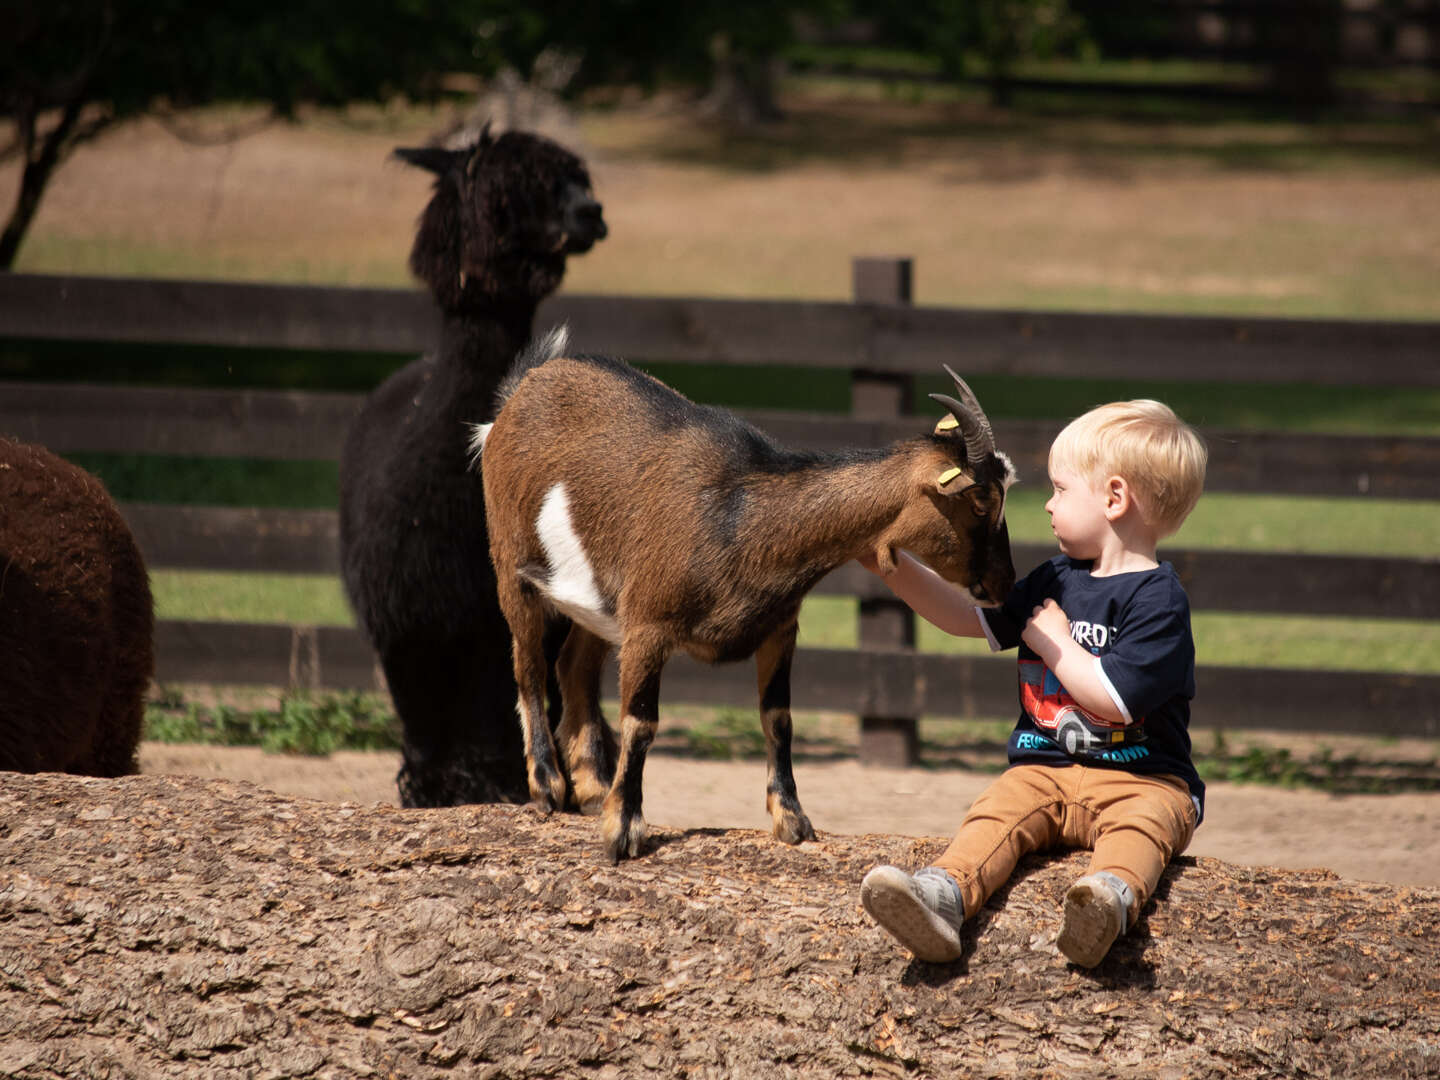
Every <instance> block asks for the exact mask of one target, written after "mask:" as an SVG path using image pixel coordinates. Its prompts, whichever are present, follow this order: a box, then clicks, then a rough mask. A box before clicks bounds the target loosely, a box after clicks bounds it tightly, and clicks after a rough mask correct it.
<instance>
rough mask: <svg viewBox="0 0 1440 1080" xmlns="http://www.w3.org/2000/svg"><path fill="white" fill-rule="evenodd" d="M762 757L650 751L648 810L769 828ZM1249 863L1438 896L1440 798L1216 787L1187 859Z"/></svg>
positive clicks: (866, 822) (956, 811)
mask: <svg viewBox="0 0 1440 1080" xmlns="http://www.w3.org/2000/svg"><path fill="white" fill-rule="evenodd" d="M398 766H399V756H398V755H397V754H393V753H359V752H342V753H337V754H335V755H333V756H331V757H329V758H306V757H291V756H284V755H278V754H267V753H265V752H263V751H261V750H259V749H253V748H248V747H241V748H220V747H209V746H176V745H164V744H160V743H145V744H144V745H143V747H142V750H141V770H142V772H145V773H150V774H165V773H179V774H191V775H198V776H207V777H213V778H221V779H227V780H247V781H250V782H252V783H255V784H257V785H259V786H261V787H264V788H268V789H270V790H272V791H275V792H279V793H281V794H285V795H294V796H301V797H305V798H311V799H319V800H325V801H333V802H354V803H360V804H362V805H368V804H374V803H385V804H390V805H394V804H395V803H396V801H397V800H396V794H395V771H396V769H397V768H398ZM795 777H796V782H797V784H798V786H799V790H800V797H801V801H802V802H803V803H804V805H805V809H806V812H807V813H808V814H809V815H810V818H811V820H812V821H813V822H814V824H815V827H816V829H818V830H819V831H820V832H822V833H826V832H831V833H850V834H856V833H888V834H892V835H899V836H920V837H945V836H949V835H950V834H951V833H952V832H953V831H954V828H955V826H956V825H957V824H959V822H960V819H961V817H962V816H963V815H964V812H965V810H966V808H967V807H968V806H969V805H970V803H971V802H972V801H973V800H974V798H975V797H976V795H978V794H979V792H980V791H981V790H982V789H983V788H984V787H985V785H986V784H987V783H988V782H989V780H990V777H989V776H988V775H986V774H984V773H979V772H970V771H964V770H958V769H928V768H927V769H884V768H875V767H868V766H862V765H860V764H859V763H858V762H857V761H855V760H853V759H849V760H839V761H820V762H806V761H799V762H797V763H796V766H795ZM764 787H765V764H764V762H763V761H755V760H745V761H705V760H697V759H695V758H693V757H683V756H677V755H674V754H666V753H662V752H659V751H658V750H657V751H656V752H653V753H652V754H651V755H650V758H649V760H648V762H647V765H646V770H645V813H646V817H647V819H648V820H649V821H650V822H651V823H653V824H655V825H665V826H673V827H676V828H698V827H710V828H720V827H728V828H755V829H768V828H769V817H768V815H767V814H766V812H765V806H764ZM1188 853H1189V854H1191V855H1208V856H1213V857H1215V858H1219V859H1223V860H1225V861H1227V862H1231V863H1237V864H1241V865H1252V866H1277V867H1284V868H1287V869H1292V870H1305V869H1313V868H1324V869H1329V870H1333V871H1334V872H1335V873H1337V874H1339V875H1340V876H1341V877H1344V878H1349V879H1352V880H1359V881H1379V882H1389V883H1392V884H1397V885H1414V886H1422V887H1427V888H1435V887H1440V794H1434V793H1431V794H1423V793H1422V794H1414V793H1408V794H1395V795H1330V794H1327V793H1324V792H1320V791H1313V790H1287V789H1282V788H1276V787H1269V786H1262V785H1250V784H1223V783H1221V784H1211V785H1210V787H1209V790H1208V795H1207V799H1206V819H1205V821H1204V823H1203V824H1202V825H1201V827H1200V829H1199V831H1198V832H1197V833H1196V836H1195V841H1194V843H1193V844H1192V845H1191V847H1190V850H1189V852H1188Z"/></svg>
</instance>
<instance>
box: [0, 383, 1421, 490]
mask: <svg viewBox="0 0 1440 1080" xmlns="http://www.w3.org/2000/svg"><path fill="white" fill-rule="evenodd" d="M362 400H363V396H362V395H359V394H343V393H320V392H300V391H286V390H189V389H186V390H176V389H168V388H159V387H130V386H85V385H76V384H69V383H14V382H12V383H9V384H6V385H5V386H3V387H0V431H3V432H8V433H10V434H12V435H15V436H18V437H20V438H23V439H28V440H31V441H33V442H38V443H41V444H43V445H45V446H48V447H50V448H51V449H52V450H55V451H56V452H57V453H76V452H81V451H106V452H111V453H121V454H183V455H192V456H196V457H248V458H260V459H266V460H314V461H334V460H337V459H338V458H339V456H340V447H341V445H342V443H343V440H344V434H345V431H346V429H347V428H348V427H349V424H350V422H351V420H352V419H354V417H355V414H356V413H357V412H358V411H359V409H360V403H361V401H362ZM738 411H739V412H740V414H741V415H742V416H744V417H745V418H746V419H748V420H750V421H751V422H753V423H754V424H755V425H756V426H757V427H759V428H761V429H762V430H764V431H766V432H768V433H769V434H770V435H771V436H773V437H774V438H775V439H777V440H778V441H780V442H781V443H783V444H785V445H787V446H795V447H799V448H803V449H810V450H839V449H843V448H846V447H854V446H888V445H889V444H890V443H893V442H896V441H898V440H900V439H905V438H911V437H913V436H915V435H917V434H920V433H922V432H923V431H925V430H926V429H927V426H928V425H927V422H926V419H925V418H923V417H908V418H899V419H891V420H863V419H857V418H855V417H851V416H844V415H838V414H837V415H834V416H824V415H817V414H814V413H785V412H778V411H771V410H760V409H753V410H743V409H742V410H738ZM1061 426H1062V425H1061V424H1060V422H1058V421H1055V422H1044V421H1006V420H997V421H996V422H995V438H996V442H997V443H998V444H999V445H1000V446H1001V448H1003V449H1004V450H1005V451H1006V453H1007V454H1009V456H1010V458H1011V459H1012V460H1013V461H1014V462H1015V467H1016V469H1017V470H1018V471H1019V473H1020V477H1021V480H1022V482H1027V483H1043V482H1044V480H1045V461H1046V456H1047V453H1048V451H1049V447H1050V442H1051V440H1052V439H1053V438H1054V437H1055V434H1056V433H1057V432H1058V431H1059V430H1060V427H1061ZM1202 434H1203V435H1204V437H1205V440H1206V443H1207V445H1208V447H1209V450H1210V464H1209V468H1208V470H1207V473H1206V481H1205V486H1206V490H1208V491H1231V492H1271V493H1279V492H1283V493H1289V494H1296V495H1374V496H1379V497H1385V498H1402V499H1435V498H1440V438H1424V437H1412V438H1405V437H1378V436H1364V435H1309V434H1279V433H1275V432H1263V431H1224V430H1210V429H1205V430H1202Z"/></svg>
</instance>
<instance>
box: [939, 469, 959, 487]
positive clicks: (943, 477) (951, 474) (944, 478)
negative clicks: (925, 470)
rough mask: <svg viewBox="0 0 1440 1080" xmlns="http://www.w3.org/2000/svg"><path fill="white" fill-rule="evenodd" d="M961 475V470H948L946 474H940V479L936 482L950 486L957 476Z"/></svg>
mask: <svg viewBox="0 0 1440 1080" xmlns="http://www.w3.org/2000/svg"><path fill="white" fill-rule="evenodd" d="M959 475H960V470H959V469H946V470H945V471H944V472H942V473H941V474H940V476H939V478H938V479H937V480H936V481H935V482H936V483H937V484H948V483H949V482H950V481H951V480H954V479H955V477H957V476H959Z"/></svg>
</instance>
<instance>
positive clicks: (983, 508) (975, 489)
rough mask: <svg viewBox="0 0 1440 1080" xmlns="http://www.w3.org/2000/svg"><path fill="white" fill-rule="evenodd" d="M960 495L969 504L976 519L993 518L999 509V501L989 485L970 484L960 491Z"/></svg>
mask: <svg viewBox="0 0 1440 1080" xmlns="http://www.w3.org/2000/svg"><path fill="white" fill-rule="evenodd" d="M960 495H961V496H962V497H963V498H964V499H965V500H966V501H967V502H968V503H969V504H970V509H972V510H974V511H975V516H976V517H980V518H988V517H993V516H995V514H996V513H997V512H998V511H999V509H1000V500H999V499H997V498H996V496H995V490H994V488H993V487H992V486H991V485H990V484H971V485H970V486H969V487H967V488H965V489H964V490H963V491H961V492H960Z"/></svg>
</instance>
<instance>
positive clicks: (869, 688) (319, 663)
mask: <svg viewBox="0 0 1440 1080" xmlns="http://www.w3.org/2000/svg"><path fill="white" fill-rule="evenodd" d="M156 652H157V653H158V655H159V656H160V658H161V664H160V666H161V670H160V671H159V672H158V673H157V675H158V677H159V678H160V679H162V680H164V681H168V682H200V683H242V684H247V683H253V684H256V685H262V686H286V685H289V686H302V687H307V688H312V689H322V688H326V689H364V688H374V687H376V686H377V685H378V683H377V681H376V680H377V676H376V673H375V665H374V658H373V655H372V654H371V652H370V648H369V645H368V644H367V643H366V642H365V640H364V638H362V637H361V635H360V634H359V633H357V632H356V631H354V630H349V629H345V628H342V627H318V628H311V627H284V626H263V625H252V624H246V623H210V622H179V621H166V622H161V623H159V624H158V625H157V627H156ZM606 678H607V680H608V682H607V686H606V692H607V693H608V695H609V696H610V697H611V698H612V699H613V698H614V697H615V696H616V690H615V670H614V664H613V663H612V664H610V665H608V672H607V675H606ZM791 690H792V700H793V703H794V707H795V708H797V709H833V710H837V711H842V712H847V713H853V712H857V711H859V712H861V713H863V714H868V715H875V716H921V715H926V714H928V715H932V716H992V717H1007V716H1011V715H1013V713H1014V711H1015V662H1014V660H1013V658H990V657H982V658H975V657H962V656H940V655H936V654H932V653H906V652H879V651H864V652H861V651H855V650H851V649H800V650H798V651H797V653H796V657H795V663H794V667H793V669H792V673H791ZM1437 695H1440V676H1435V675H1381V674H1373V673H1367V672H1331V671H1309V670H1297V669H1279V668H1228V667H1227V668H1202V669H1201V670H1200V671H1198V672H1197V673H1196V701H1197V704H1196V706H1195V709H1194V711H1193V714H1192V718H1191V719H1192V723H1193V724H1194V725H1195V726H1196V727H1200V728H1204V727H1212V728H1252V727H1253V728H1266V729H1271V730H1282V731H1302V732H1309V733H1313V734H1343V733H1355V732H1365V733H1366V734H1372V735H1384V736H1418V737H1423V738H1433V737H1436V736H1440V715H1437V713H1436V711H1435V706H1434V703H1435V701H1436V699H1437ZM661 699H662V701H669V702H681V701H698V702H704V703H706V704H711V705H731V706H737V707H742V708H754V707H755V705H756V701H755V671H754V666H753V665H752V664H748V663H739V664H718V665H710V664H700V663H696V662H695V661H692V660H690V659H689V658H687V657H684V656H679V657H676V658H675V659H674V660H672V661H671V662H670V663H669V664H667V665H666V667H665V673H664V676H663V680H662V688H661Z"/></svg>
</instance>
